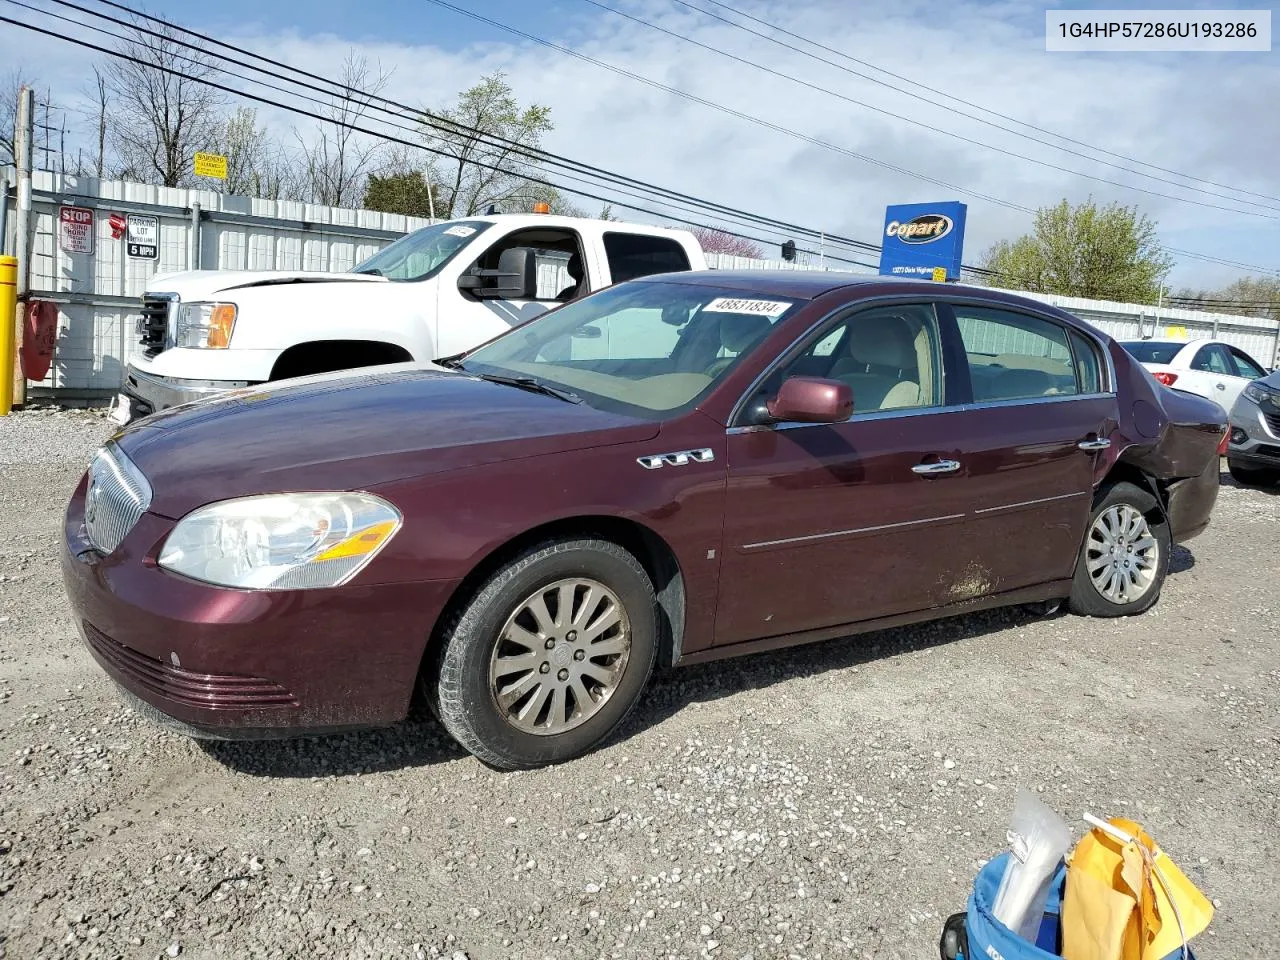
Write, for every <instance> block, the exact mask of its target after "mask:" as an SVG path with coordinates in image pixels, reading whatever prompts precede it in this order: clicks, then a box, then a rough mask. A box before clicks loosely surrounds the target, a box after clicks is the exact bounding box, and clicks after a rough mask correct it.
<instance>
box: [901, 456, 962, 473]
mask: <svg viewBox="0 0 1280 960" xmlns="http://www.w3.org/2000/svg"><path fill="white" fill-rule="evenodd" d="M959 469H960V461H959V460H935V461H934V462H933V463H917V464H916V465H915V466H914V467H912V468H911V472H912V473H918V474H920V476H922V477H936V476H939V475H940V474H944V473H955V472H956V471H957V470H959Z"/></svg>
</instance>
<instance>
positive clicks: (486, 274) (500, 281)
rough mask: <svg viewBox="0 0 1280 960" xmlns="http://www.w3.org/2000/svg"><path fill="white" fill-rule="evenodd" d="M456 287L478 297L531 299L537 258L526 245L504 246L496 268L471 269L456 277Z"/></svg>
mask: <svg viewBox="0 0 1280 960" xmlns="http://www.w3.org/2000/svg"><path fill="white" fill-rule="evenodd" d="M458 289H459V290H465V291H467V292H469V293H470V294H471V295H472V296H474V297H478V298H480V299H482V300H533V299H536V298H537V295H538V262H537V258H536V257H535V256H534V252H533V250H532V249H531V248H529V247H508V248H507V249H506V250H503V251H502V253H500V254H499V255H498V269H496V270H482V269H479V268H476V269H472V270H469V271H467V272H466V273H464V274H463V275H462V276H460V277H459V278H458Z"/></svg>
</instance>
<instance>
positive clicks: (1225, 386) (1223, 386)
mask: <svg viewBox="0 0 1280 960" xmlns="http://www.w3.org/2000/svg"><path fill="white" fill-rule="evenodd" d="M1218 389H1219V390H1225V389H1227V385H1226V384H1225V383H1220V384H1218Z"/></svg>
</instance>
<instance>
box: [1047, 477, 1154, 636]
mask: <svg viewBox="0 0 1280 960" xmlns="http://www.w3.org/2000/svg"><path fill="white" fill-rule="evenodd" d="M1172 553H1173V538H1172V537H1171V535H1170V533H1169V525H1168V523H1167V522H1165V519H1164V517H1163V515H1162V514H1161V512H1160V504H1159V503H1157V502H1156V498H1155V497H1154V496H1153V495H1152V494H1151V493H1149V492H1148V491H1146V490H1143V489H1141V488H1140V487H1137V486H1134V485H1133V484H1132V483H1117V484H1114V485H1113V486H1111V487H1109V488H1107V489H1105V490H1104V491H1102V493H1101V494H1100V496H1099V498H1098V499H1097V500H1096V501H1095V502H1094V507H1093V512H1092V513H1091V514H1090V516H1089V527H1088V530H1087V531H1086V533H1085V537H1084V543H1083V544H1082V545H1081V547H1080V557H1079V559H1078V560H1077V561H1076V572H1075V576H1074V578H1073V579H1072V583H1071V597H1070V599H1069V601H1068V603H1069V605H1070V608H1071V612H1072V613H1076V614H1080V615H1082V616H1086V617H1124V616H1130V615H1132V614H1135V613H1142V612H1143V611H1144V610H1147V609H1148V608H1149V607H1151V605H1152V604H1154V603H1155V602H1156V600H1157V599H1159V597H1160V590H1161V588H1162V587H1163V586H1164V578H1165V575H1166V574H1167V573H1168V571H1169V558H1170V555H1171V554H1172Z"/></svg>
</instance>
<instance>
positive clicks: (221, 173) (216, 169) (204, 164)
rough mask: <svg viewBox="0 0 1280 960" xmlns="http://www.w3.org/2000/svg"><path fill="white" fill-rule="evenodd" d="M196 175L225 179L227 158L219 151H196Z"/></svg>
mask: <svg viewBox="0 0 1280 960" xmlns="http://www.w3.org/2000/svg"><path fill="white" fill-rule="evenodd" d="M196 176H197V177H213V178H214V179H216V180H225V179H227V158H226V157H224V156H223V155H222V154H220V153H197V154H196Z"/></svg>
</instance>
